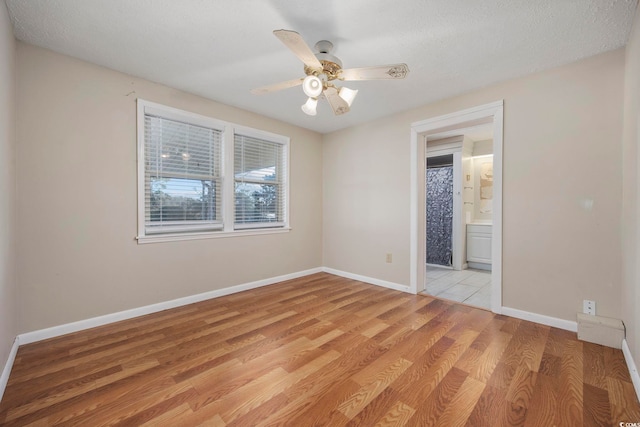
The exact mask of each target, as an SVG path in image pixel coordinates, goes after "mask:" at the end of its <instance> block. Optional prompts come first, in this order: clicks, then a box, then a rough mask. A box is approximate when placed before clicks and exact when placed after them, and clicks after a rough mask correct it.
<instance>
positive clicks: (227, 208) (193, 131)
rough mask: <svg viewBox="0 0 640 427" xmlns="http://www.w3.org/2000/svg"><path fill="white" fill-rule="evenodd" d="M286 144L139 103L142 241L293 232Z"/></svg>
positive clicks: (282, 139) (269, 136) (243, 129)
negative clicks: (290, 227)
mask: <svg viewBox="0 0 640 427" xmlns="http://www.w3.org/2000/svg"><path fill="white" fill-rule="evenodd" d="M288 147H289V140H288V138H286V137H283V136H280V135H275V134H270V133H267V132H263V131H259V130H256V129H251V128H246V127H240V126H236V125H234V124H232V123H227V122H223V121H220V120H215V119H211V118H208V117H204V116H200V115H196V114H193V113H189V112H186V111H182V110H177V109H174V108H169V107H165V106H162V105H159V104H154V103H151V102H148V101H144V100H140V99H139V100H138V241H139V242H142V243H144V242H146V241H162V240H181V239H192V238H205V237H219V236H225V235H230V234H247V233H253V232H269V230H271V232H274V231H277V230H278V229H280V230H288V220H287V206H288V203H287V202H288V200H287V198H288V197H287V196H288V173H287V165H288V163H287V158H288Z"/></svg>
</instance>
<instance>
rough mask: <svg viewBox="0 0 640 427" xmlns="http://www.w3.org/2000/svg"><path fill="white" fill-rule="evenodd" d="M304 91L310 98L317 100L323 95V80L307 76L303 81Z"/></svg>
mask: <svg viewBox="0 0 640 427" xmlns="http://www.w3.org/2000/svg"><path fill="white" fill-rule="evenodd" d="M302 90H303V91H304V93H305V95H307V96H308V97H310V98H317V97H319V96H320V94H321V93H322V80H320V79H319V78H318V77H316V76H307V77H305V78H304V80H303V81H302Z"/></svg>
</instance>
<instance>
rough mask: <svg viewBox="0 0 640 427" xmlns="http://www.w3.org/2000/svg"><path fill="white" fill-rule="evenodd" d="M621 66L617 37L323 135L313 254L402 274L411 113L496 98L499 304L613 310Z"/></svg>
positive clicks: (405, 278)
mask: <svg viewBox="0 0 640 427" xmlns="http://www.w3.org/2000/svg"><path fill="white" fill-rule="evenodd" d="M623 73H624V51H623V50H622V49H620V50H616V51H612V52H608V53H605V54H602V55H598V56H595V57H592V58H589V59H586V60H583V61H580V62H577V63H574V64H570V65H566V66H563V67H560V68H556V69H553V70H549V71H545V72H540V73H537V74H534V75H531V76H527V77H523V78H520V79H514V80H511V81H507V82H503V83H499V84H496V85H493V86H490V87H487V88H484V89H481V90H478V91H475V92H472V93H468V94H465V95H462V96H459V97H455V98H450V99H447V100H443V101H440V102H437V103H434V104H429V105H426V106H424V107H421V108H417V109H413V110H410V111H407V112H405V113H402V114H398V115H394V116H392V117H387V118H384V119H380V120H376V121H375V122H371V123H368V124H365V125H362V126H356V127H352V128H349V129H345V130H342V131H339V132H335V133H332V134H329V135H325V137H324V142H323V171H324V189H323V192H324V206H323V208H324V217H323V221H324V248H323V256H324V264H325V266H327V267H331V268H335V269H338V270H343V271H347V272H351V273H356V274H361V275H364V276H370V277H375V278H378V279H383V280H387V281H390V282H395V283H399V284H404V285H408V284H409V274H410V271H409V261H410V260H409V242H410V236H409V228H410V224H409V220H410V212H409V199H410V194H409V189H410V179H411V177H410V174H409V167H410V153H409V148H410V126H411V123H412V122H416V121H420V120H424V119H428V118H432V117H436V116H440V115H443V114H447V113H452V112H456V111H460V110H464V109H467V108H471V107H474V106H478V105H483V104H488V103H491V102H494V101H497V100H501V99H504V171H503V186H504V195H503V254H504V255H503V284H504V287H503V304H504V305H505V306H508V307H512V308H516V309H520V310H525V311H529V312H534V313H539V314H543V315H548V316H553V317H557V318H560V319H566V320H575V316H576V312H578V311H580V310H581V307H582V300H583V299H585V298H589V299H594V300H596V301H597V302H598V313H599V314H602V315H605V316H611V317H620V294H621V273H620V272H621V261H620V256H621V253H620V252H621V251H620V227H619V224H620V214H621V202H622V197H621V196H622V195H621V188H622V176H621V166H622V162H621V143H620V141H621V138H622V135H621V129H622V98H623V77H624V75H623ZM425 90H428V89H425ZM588 200H593V201H594V202H593V208H592V210H588V209H585V206H588V205H589V203H588ZM386 252H393V254H394V262H393V263H392V264H386V263H385V253H386Z"/></svg>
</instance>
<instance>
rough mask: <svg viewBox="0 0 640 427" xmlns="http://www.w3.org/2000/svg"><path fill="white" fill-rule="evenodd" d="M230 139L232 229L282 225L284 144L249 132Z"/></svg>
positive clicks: (284, 202) (284, 172)
mask: <svg viewBox="0 0 640 427" xmlns="http://www.w3.org/2000/svg"><path fill="white" fill-rule="evenodd" d="M233 140H234V143H233V168H234V169H233V170H234V180H235V186H234V192H235V228H236V229H243V228H265V227H282V226H284V224H285V205H286V191H285V177H286V175H287V174H286V155H285V144H284V143H283V142H279V141H274V140H267V139H264V138H261V137H259V136H252V135H251V133H248V132H236V133H235V135H234V138H233Z"/></svg>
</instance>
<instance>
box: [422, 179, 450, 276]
mask: <svg viewBox="0 0 640 427" xmlns="http://www.w3.org/2000/svg"><path fill="white" fill-rule="evenodd" d="M452 227H453V166H443V167H434V168H429V169H427V263H428V264H438V265H446V266H450V265H451V254H452V251H451V236H452V231H453V228H452Z"/></svg>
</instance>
